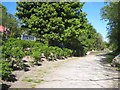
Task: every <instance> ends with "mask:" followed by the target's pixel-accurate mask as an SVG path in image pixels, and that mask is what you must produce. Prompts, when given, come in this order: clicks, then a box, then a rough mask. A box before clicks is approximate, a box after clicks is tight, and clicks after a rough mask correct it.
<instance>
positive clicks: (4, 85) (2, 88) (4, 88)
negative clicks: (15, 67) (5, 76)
mask: <svg viewBox="0 0 120 90" xmlns="http://www.w3.org/2000/svg"><path fill="white" fill-rule="evenodd" d="M9 87H10V85H7V84H2V85H1V90H8V89H9Z"/></svg>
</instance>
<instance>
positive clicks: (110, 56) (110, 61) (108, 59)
mask: <svg viewBox="0 0 120 90" xmlns="http://www.w3.org/2000/svg"><path fill="white" fill-rule="evenodd" d="M106 57H107V59H106V62H107V63H112V60H113V58H114V57H115V56H114V55H107V56H106Z"/></svg>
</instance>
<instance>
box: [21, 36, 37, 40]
mask: <svg viewBox="0 0 120 90" xmlns="http://www.w3.org/2000/svg"><path fill="white" fill-rule="evenodd" d="M21 40H31V41H36V37H34V36H31V35H27V34H22V35H21Z"/></svg>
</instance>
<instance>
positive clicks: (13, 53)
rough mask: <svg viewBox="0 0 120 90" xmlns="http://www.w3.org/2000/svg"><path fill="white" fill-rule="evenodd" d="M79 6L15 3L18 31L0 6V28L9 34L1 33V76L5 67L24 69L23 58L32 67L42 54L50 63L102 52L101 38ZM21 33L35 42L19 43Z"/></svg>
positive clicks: (78, 4) (77, 4)
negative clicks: (92, 51)
mask: <svg viewBox="0 0 120 90" xmlns="http://www.w3.org/2000/svg"><path fill="white" fill-rule="evenodd" d="M83 5H84V3H81V2H17V13H16V16H17V18H18V19H19V21H20V22H21V23H19V26H21V27H18V22H17V20H16V18H15V17H14V16H13V15H11V14H9V13H8V12H7V9H6V8H5V7H4V6H2V5H1V4H0V6H1V8H2V9H3V12H2V16H3V17H0V18H1V20H2V21H3V23H0V24H1V25H3V26H4V27H7V28H9V30H10V34H9V35H8V36H7V35H4V33H3V42H2V46H1V49H2V57H3V58H4V60H2V62H3V63H5V64H3V65H4V68H2V71H3V72H5V71H8V73H7V72H5V73H4V74H3V75H2V76H3V77H9V75H10V74H11V69H8V67H11V68H13V69H14V67H16V68H18V69H24V68H25V63H24V62H23V60H22V58H23V57H25V56H31V57H33V59H34V60H33V64H35V65H36V64H38V63H39V62H41V57H42V55H43V54H44V56H45V58H46V59H47V60H49V61H53V60H56V59H63V58H67V57H70V56H83V55H86V52H87V51H91V50H103V49H104V48H105V44H104V43H103V40H102V36H101V35H100V34H99V33H97V32H96V30H95V29H94V27H93V26H92V25H91V24H90V23H88V22H89V21H88V20H87V18H86V13H85V12H83V10H82V7H83ZM22 33H24V34H28V35H33V36H35V37H36V38H37V41H24V40H19V39H18V38H20V35H21V34H22ZM6 37H7V38H6ZM7 75H8V76H7Z"/></svg>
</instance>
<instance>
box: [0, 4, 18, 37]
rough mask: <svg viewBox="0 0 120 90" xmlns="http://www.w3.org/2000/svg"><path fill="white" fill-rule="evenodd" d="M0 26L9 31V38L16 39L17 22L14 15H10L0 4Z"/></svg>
mask: <svg viewBox="0 0 120 90" xmlns="http://www.w3.org/2000/svg"><path fill="white" fill-rule="evenodd" d="M0 9H1V11H0V13H1V14H0V21H1V22H0V25H3V26H4V27H6V28H7V29H9V30H10V36H11V37H17V34H18V22H17V19H16V18H15V16H14V15H12V14H10V13H9V12H8V11H7V9H6V7H5V6H3V5H2V4H0Z"/></svg>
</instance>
